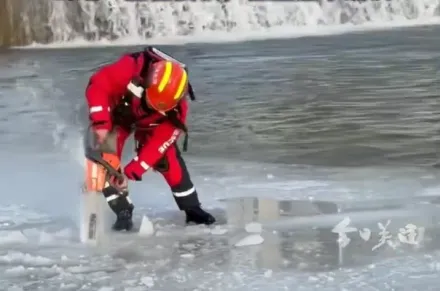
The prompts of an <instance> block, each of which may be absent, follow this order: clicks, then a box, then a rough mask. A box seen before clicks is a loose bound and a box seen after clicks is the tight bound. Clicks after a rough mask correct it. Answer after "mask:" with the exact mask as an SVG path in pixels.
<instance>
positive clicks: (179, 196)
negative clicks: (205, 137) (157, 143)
mask: <svg viewBox="0 0 440 291" xmlns="http://www.w3.org/2000/svg"><path fill="white" fill-rule="evenodd" d="M154 169H155V170H156V171H158V172H160V173H161V174H162V176H163V177H164V178H165V181H166V182H167V183H168V185H169V186H170V188H171V191H172V192H173V196H174V200H175V201H176V203H177V206H178V207H179V209H180V210H185V209H188V208H192V207H195V206H199V205H200V202H199V198H198V195H197V191H196V188H195V187H194V185H193V183H192V181H191V177H190V175H189V173H188V169H187V168H186V164H185V161H184V160H183V158H182V156H181V154H180V151H179V149H178V147H177V146H176V145H173V146H171V147H169V148H168V150H167V151H166V153H165V155H164V157H163V158H162V159H161V160H160V161H159V162H158V163H157V164H156V165H155V166H154Z"/></svg>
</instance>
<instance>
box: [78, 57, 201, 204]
mask: <svg viewBox="0 0 440 291" xmlns="http://www.w3.org/2000/svg"><path fill="white" fill-rule="evenodd" d="M162 59H163V58H162V57H161V56H159V55H157V54H154V53H152V52H151V51H148V50H146V51H142V52H138V53H134V54H128V55H124V56H122V57H121V58H120V59H119V60H117V61H116V62H114V63H111V64H108V65H106V66H104V67H102V68H101V69H99V70H98V71H97V72H96V73H95V74H93V75H92V77H91V78H90V82H89V84H88V86H87V89H86V98H87V103H88V108H89V117H90V121H91V124H92V126H93V127H94V128H95V129H101V128H104V129H108V130H111V131H114V132H116V134H117V152H118V155H119V157H121V155H122V150H123V147H124V144H125V142H126V140H127V138H128V137H129V135H130V134H131V133H132V132H133V131H134V138H135V141H136V143H137V147H136V151H137V156H136V157H134V158H133V159H132V160H131V161H130V162H129V163H128V164H127V165H126V166H125V168H124V173H125V175H126V176H127V177H128V178H130V179H135V178H133V177H138V178H140V177H141V176H142V175H143V174H144V173H145V172H146V171H148V170H149V169H154V170H157V171H158V172H160V173H161V174H162V175H163V177H164V178H165V180H166V182H167V183H168V185H169V186H170V188H171V190H172V192H173V194H174V198H175V200H176V203H177V205H178V206H179V208H180V209H181V210H184V209H187V208H190V207H194V206H198V205H199V204H200V203H199V200H198V195H197V192H196V190H195V187H194V185H193V183H192V181H191V179H190V176H189V173H188V171H187V169H186V165H185V162H184V160H183V158H182V157H181V154H180V151H179V149H178V147H177V145H176V140H177V139H178V137H179V136H180V134H181V133H182V131H184V129H185V128H186V126H185V123H186V116H187V112H188V101H187V100H186V98H184V99H182V100H181V101H180V102H179V104H178V106H177V107H176V108H175V109H173V110H172V111H173V112H171V113H172V116H173V117H174V118H173V119H171V118H169V117H168V114H167V115H164V114H162V113H159V112H157V111H154V110H152V109H149V108H148V107H147V105H146V104H145V103H143V102H142V98H136V97H132V98H130V99H129V102H127V101H126V100H128V99H125V98H126V97H127V94H128V93H127V92H128V91H127V86H128V84H129V83H130V82H132V80H134V79H142V78H144V76H143V75H144V74H145V72H147V71H148V67H149V65H150V64H151V63H152V62H155V61H157V60H162ZM121 106H125V107H126V108H125V109H126V111H127V108H128V111H129V114H127V115H124V114H120V113H119V112H117V111H118V108H120V107H121ZM179 124H180V125H182V126H183V127H182V126H178V125H179Z"/></svg>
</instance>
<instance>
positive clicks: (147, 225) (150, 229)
mask: <svg viewBox="0 0 440 291" xmlns="http://www.w3.org/2000/svg"><path fill="white" fill-rule="evenodd" d="M153 234H154V226H153V223H152V222H151V220H149V219H148V217H147V216H145V215H144V216H143V217H142V222H141V227H140V229H139V235H140V236H151V235H153Z"/></svg>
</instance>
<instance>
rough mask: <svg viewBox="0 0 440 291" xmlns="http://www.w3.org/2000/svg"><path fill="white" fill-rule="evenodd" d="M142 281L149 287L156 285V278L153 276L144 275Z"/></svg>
mask: <svg viewBox="0 0 440 291" xmlns="http://www.w3.org/2000/svg"><path fill="white" fill-rule="evenodd" d="M141 283H142V284H143V285H145V286H147V287H149V288H152V287H153V286H154V279H153V278H152V277H148V276H147V277H142V278H141Z"/></svg>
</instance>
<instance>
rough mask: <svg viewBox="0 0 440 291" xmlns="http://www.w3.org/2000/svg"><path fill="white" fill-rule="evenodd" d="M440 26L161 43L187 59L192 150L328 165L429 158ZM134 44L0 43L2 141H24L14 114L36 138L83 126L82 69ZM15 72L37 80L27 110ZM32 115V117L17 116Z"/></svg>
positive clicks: (433, 157) (434, 154)
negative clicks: (0, 47)
mask: <svg viewBox="0 0 440 291" xmlns="http://www.w3.org/2000/svg"><path fill="white" fill-rule="evenodd" d="M439 33H440V29H439V28H438V27H425V28H415V29H405V30H403V29H402V30H400V29H396V30H393V31H384V32H374V33H362V34H346V35H340V36H329V37H317V38H300V39H291V40H271V41H260V42H248V43H240V44H209V45H208V44H198V45H195V44H194V45H186V46H160V48H161V49H163V50H164V51H166V52H168V53H170V54H172V55H174V56H175V57H176V58H177V59H180V60H182V61H184V62H186V63H188V64H189V66H190V74H191V79H192V82H193V84H194V87H195V90H196V93H197V95H198V101H197V102H195V103H193V105H192V107H191V116H190V124H189V126H190V130H191V133H190V149H189V154H190V155H199V156H207V157H229V158H235V159H239V160H241V159H242V160H254V161H265V162H276V163H289V164H312V165H329V166H347V165H348V166H356V165H359V166H364V165H385V164H396V163H399V164H405V165H423V166H431V165H433V164H435V163H436V162H437V160H438V159H439V137H438V130H439V128H440V127H439V121H440V116H439V109H440V97H439V96H438V94H439V93H438V92H439V89H440V84H439V82H438V77H439V73H438V71H439V68H440V40H439V39H438V35H439ZM135 49H137V48H128V47H125V48H86V49H82V48H81V49H65V50H28V51H19V50H15V51H8V52H5V53H3V54H1V55H0V64H1V67H2V72H1V74H0V86H1V88H2V89H1V94H2V97H1V98H2V101H0V102H1V104H0V107H1V109H0V110H1V111H2V117H5V116H6V115H8V116H9V117H7V118H5V120H4V123H3V124H4V126H0V129H1V130H2V131H3V132H4V134H5V135H8V136H9V139H8V141H3V142H2V146H4V147H5V149H6V148H7V147H9V146H10V145H11V144H15V143H18V142H20V139H19V137H18V135H14V134H13V133H11V131H12V130H11V127H10V126H8V125H10V123H11V122H13V123H14V124H18V125H16V126H19V127H20V128H21V132H26V134H33V133H38V135H39V136H40V137H43V136H46V137H48V136H49V135H50V134H48V132H52V131H53V130H54V128H55V127H56V126H55V124H54V123H57V124H58V125H59V124H60V123H62V124H67V125H68V127H67V128H68V130H76V129H77V128H78V126H79V125H81V126H84V125H85V120H84V119H83V116H84V114H83V113H82V114H81V113H80V112H79V108H80V107H81V105H82V104H83V103H84V87H85V85H86V83H87V81H88V77H89V76H90V75H91V73H92V72H93V71H94V70H95V69H96V68H97V67H98V66H100V65H101V64H103V63H105V62H108V61H112V60H114V59H115V58H117V57H118V56H119V55H120V54H121V53H122V52H129V51H133V50H135ZM17 83H20V84H22V87H24V88H28V90H29V91H32V90H31V89H32V88H34V89H38V90H37V91H38V92H37V95H38V96H37V97H35V98H37V99H38V102H34V103H32V102H30V105H29V104H28V109H29V110H28V111H26V110H24V111H23V106H22V107H21V109H20V111H18V109H17V102H18V101H21V102H24V101H23V100H25V99H26V98H28V97H29V94H28V93H26V92H18V93H17V92H16V86H12V85H11V84H17ZM34 93H35V92H34ZM12 96H15V97H13V98H14V99H13V100H11V98H12ZM28 103H29V102H28ZM29 114H31V115H33V118H32V120H33V125H32V126H29V125H28V126H24V125H20V124H22V123H23V122H26V121H25V120H27V119H28V117H29ZM54 116H56V117H54ZM54 118H56V119H57V121H56V122H52V123H51V122H48V120H51V119H54ZM66 130H67V129H66ZM37 141H38V137H36V139H35V143H34V145H33V146H35V144H37V143H38V142H37ZM21 143H22V145H21V147H25V148H26V147H29V146H32V145H29V144H26V145H23V142H22V141H21Z"/></svg>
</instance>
